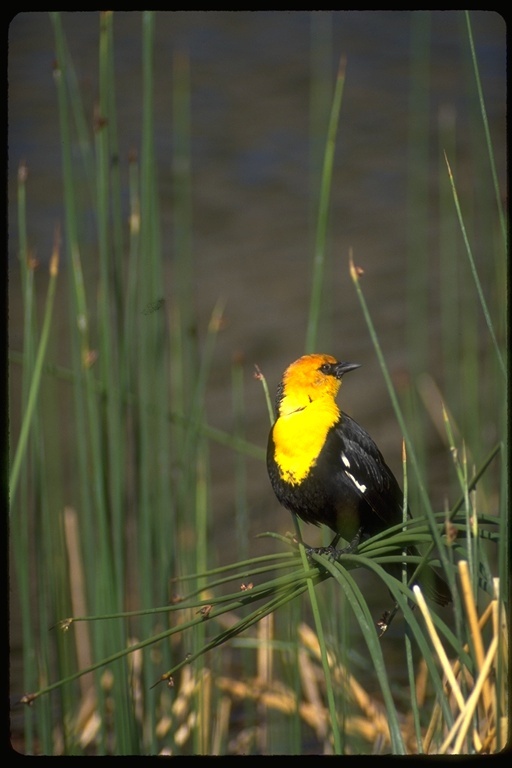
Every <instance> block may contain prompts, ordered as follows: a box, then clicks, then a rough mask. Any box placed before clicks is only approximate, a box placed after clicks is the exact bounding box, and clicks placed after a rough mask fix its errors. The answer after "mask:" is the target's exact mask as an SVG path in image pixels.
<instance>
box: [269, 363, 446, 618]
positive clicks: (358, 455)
mask: <svg viewBox="0 0 512 768" xmlns="http://www.w3.org/2000/svg"><path fill="white" fill-rule="evenodd" d="M354 368H359V365H357V364H356V363H344V362H338V360H336V359H335V358H334V357H331V355H320V354H314V355H305V356H304V357H301V358H299V360H296V361H295V362H294V363H292V364H291V365H290V366H289V367H288V368H287V369H286V371H285V372H284V375H283V378H282V380H281V383H280V384H279V386H278V389H277V396H276V411H277V419H276V421H275V423H274V425H273V427H272V429H271V431H270V435H269V440H268V449H267V467H268V473H269V476H270V481H271V483H272V487H273V489H274V492H275V494H276V496H277V498H278V500H279V501H280V503H281V504H282V505H283V506H284V507H286V508H287V509H289V510H290V511H291V512H295V513H296V514H297V515H298V516H299V517H300V518H302V520H304V521H305V522H306V523H314V524H315V525H319V524H320V523H323V524H324V525H327V526H329V528H331V529H332V530H333V531H334V532H335V533H336V534H337V535H336V536H335V538H334V541H333V543H332V544H331V547H328V548H326V549H327V550H330V551H332V552H333V553H334V554H336V553H337V552H338V550H336V549H335V547H336V544H337V542H338V540H339V538H340V537H341V536H342V537H343V538H344V539H346V540H347V541H353V548H355V546H357V543H358V542H359V541H360V540H362V539H365V538H368V537H369V536H373V535H375V534H377V533H380V532H381V531H384V530H386V528H389V527H391V526H393V525H396V524H398V523H400V522H401V521H402V519H403V516H402V508H403V494H402V491H401V490H400V486H399V484H398V482H397V480H396V478H395V476H394V475H393V473H392V471H391V470H390V468H389V467H388V465H387V464H386V462H385V461H384V458H383V456H382V454H381V452H380V451H379V449H378V448H377V446H376V444H375V442H374V441H373V440H372V438H371V437H370V435H369V434H368V432H366V430H364V429H363V428H362V427H361V426H360V425H359V424H357V422H355V421H354V420H353V419H351V418H350V416H348V415H347V414H346V413H344V412H343V411H341V410H340V409H339V408H338V406H337V404H336V396H337V394H338V391H339V389H340V386H341V380H342V378H343V375H344V374H345V373H348V371H352V370H354ZM408 551H409V553H410V554H413V553H414V554H417V553H416V551H415V550H414V551H413V550H412V549H409V550H408ZM389 570H390V571H391V572H392V573H393V575H395V576H398V578H400V573H401V566H399V565H398V566H395V567H394V568H390V569H389ZM420 580H421V584H422V586H423V587H424V588H425V591H426V593H427V595H428V596H429V597H431V598H432V599H433V600H435V601H436V602H437V603H439V604H440V605H446V604H447V603H448V602H450V600H451V594H450V591H449V589H448V586H447V584H446V583H445V582H444V581H443V579H442V578H441V577H440V576H439V575H438V574H437V573H435V572H434V571H433V570H432V569H431V568H430V567H427V568H424V569H423V572H422V576H421V579H420Z"/></svg>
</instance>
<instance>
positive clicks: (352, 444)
mask: <svg viewBox="0 0 512 768" xmlns="http://www.w3.org/2000/svg"><path fill="white" fill-rule="evenodd" d="M337 433H338V435H337V436H338V437H339V438H341V440H340V442H341V451H342V456H341V466H342V470H343V472H344V473H345V477H346V478H347V479H348V480H349V482H351V483H352V486H353V489H354V491H355V493H357V494H359V497H360V500H361V502H365V503H366V504H367V505H368V506H369V507H370V509H371V511H372V512H373V513H374V514H375V515H376V519H373V520H372V515H365V518H366V519H365V521H364V523H365V525H364V527H365V529H366V532H367V533H370V534H371V533H373V532H375V533H377V532H379V531H381V530H383V529H384V528H385V527H387V526H392V525H396V524H398V523H400V522H401V520H402V509H403V493H402V490H401V489H400V486H399V484H398V481H397V480H396V478H395V476H394V474H393V472H392V471H391V470H390V468H389V467H388V465H387V464H386V462H385V460H384V457H383V456H382V453H381V452H380V451H379V449H378V448H377V445H376V444H375V442H374V441H373V440H372V438H371V437H370V435H369V434H368V432H366V430H365V429H363V427H361V426H360V425H359V424H358V423H357V422H356V421H354V419H352V418H351V417H350V416H348V415H347V414H345V413H342V415H341V420H340V424H339V425H338V427H337Z"/></svg>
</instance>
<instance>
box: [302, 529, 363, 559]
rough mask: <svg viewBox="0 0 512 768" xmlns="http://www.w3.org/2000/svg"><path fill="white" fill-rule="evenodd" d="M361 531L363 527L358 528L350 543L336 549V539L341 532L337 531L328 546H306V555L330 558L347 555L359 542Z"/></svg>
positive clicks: (353, 550) (354, 549)
mask: <svg viewBox="0 0 512 768" xmlns="http://www.w3.org/2000/svg"><path fill="white" fill-rule="evenodd" d="M362 532H363V529H362V528H360V529H359V530H358V532H357V533H356V535H355V536H354V538H353V539H352V541H351V542H350V544H348V545H347V546H346V547H342V548H341V549H338V547H337V544H338V541H339V540H340V538H341V534H339V533H337V534H336V536H335V537H334V539H333V540H332V542H331V543H330V544H329V546H328V547H306V552H307V554H308V555H312V554H316V555H328V557H330V559H331V560H338V559H339V558H340V557H341V555H349V554H351V553H353V552H355V551H356V549H357V547H358V546H359V542H360V541H361V534H362Z"/></svg>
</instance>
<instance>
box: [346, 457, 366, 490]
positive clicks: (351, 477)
mask: <svg viewBox="0 0 512 768" xmlns="http://www.w3.org/2000/svg"><path fill="white" fill-rule="evenodd" d="M342 458H343V454H342ZM344 463H345V462H344ZM349 466H350V464H349ZM345 474H346V476H347V477H349V478H350V479H351V480H352V482H353V483H354V485H355V487H356V488H357V489H358V490H359V491H361V493H364V492H365V491H366V485H363V483H358V482H357V480H356V479H355V477H354V475H351V474H350V472H347V470H345Z"/></svg>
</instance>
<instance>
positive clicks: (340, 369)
mask: <svg viewBox="0 0 512 768" xmlns="http://www.w3.org/2000/svg"><path fill="white" fill-rule="evenodd" d="M360 367H361V364H360V363H337V364H336V368H335V370H336V378H337V379H341V377H342V376H343V374H345V373H348V372H349V371H353V370H354V369H355V368H360Z"/></svg>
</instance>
